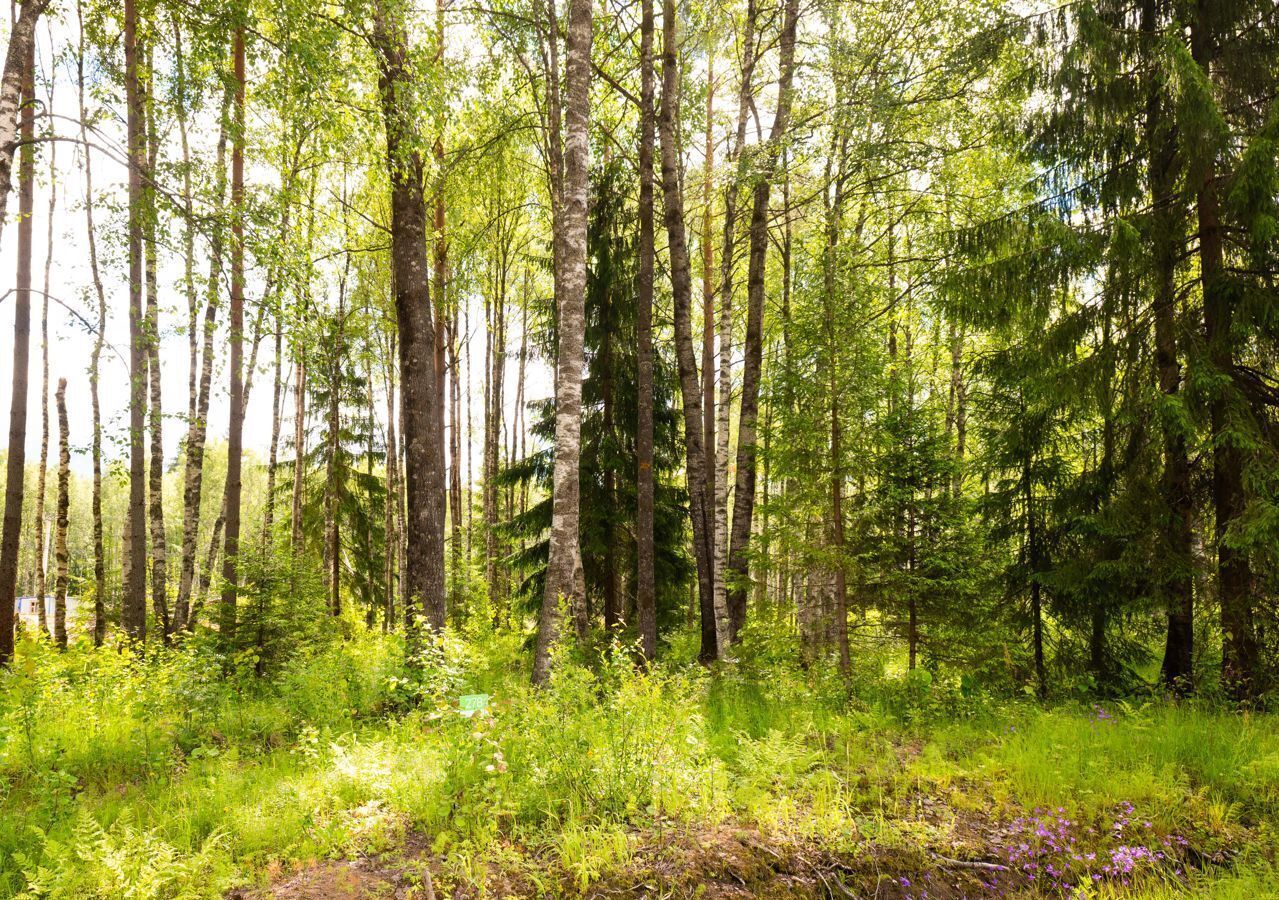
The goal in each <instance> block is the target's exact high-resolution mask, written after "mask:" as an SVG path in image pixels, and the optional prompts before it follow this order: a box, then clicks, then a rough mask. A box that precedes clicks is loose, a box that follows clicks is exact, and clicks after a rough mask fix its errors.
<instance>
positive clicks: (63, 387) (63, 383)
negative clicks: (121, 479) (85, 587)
mask: <svg viewBox="0 0 1279 900" xmlns="http://www.w3.org/2000/svg"><path fill="white" fill-rule="evenodd" d="M57 402H58V524H57V530H56V531H55V532H54V537H53V559H54V564H55V565H56V566H57V570H58V575H57V581H56V582H55V583H54V588H53V639H54V640H55V641H56V642H57V644H58V646H59V647H61V648H62V649H63V650H65V649H67V522H68V519H69V511H70V508H71V495H70V488H71V438H70V431H71V429H70V427H69V425H68V424H67V380H66V379H65V378H59V379H58V397H57ZM40 601H41V602H40V605H41V606H43V605H44V598H43V597H41V598H40Z"/></svg>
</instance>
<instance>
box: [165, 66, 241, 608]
mask: <svg viewBox="0 0 1279 900" xmlns="http://www.w3.org/2000/svg"><path fill="white" fill-rule="evenodd" d="M233 97H234V93H233V91H232V90H231V89H230V88H228V89H227V90H226V91H225V92H224V93H223V98H222V112H221V115H220V116H219V121H220V126H219V129H218V143H217V162H216V174H215V175H214V203H215V204H216V212H217V213H218V215H219V216H220V214H221V213H222V212H223V210H224V208H225V203H226V189H227V166H226V146H227V128H228V116H229V112H230V104H231V102H232V99H233ZM179 121H180V122H183V121H184V118H183V119H179ZM183 128H185V125H183ZM184 153H185V151H184ZM183 190H184V191H185V190H187V185H186V183H185V182H184V184H183ZM184 202H186V203H188V204H189V202H190V198H189V197H185V196H184ZM223 252H224V249H223V240H222V228H221V226H220V225H219V224H218V223H217V222H215V223H214V224H213V227H212V229H211V233H210V237H209V279H208V286H207V288H206V295H205V304H204V319H203V326H202V328H201V338H200V339H201V347H200V350H199V354H200V355H199V360H200V361H199V367H200V376H199V388H198V391H196V392H195V393H194V394H193V395H192V396H193V397H194V405H192V404H191V403H190V398H188V419H187V436H186V454H185V456H186V459H185V464H184V468H183V477H182V559H181V562H180V567H179V572H178V596H177V601H176V602H175V604H174V612H173V619H174V628H175V629H176V628H187V629H189V628H191V627H192V626H193V625H194V624H195V616H194V615H193V613H192V611H191V596H192V588H193V584H194V581H195V563H196V555H197V553H198V552H199V551H198V547H197V543H198V540H199V534H200V507H201V505H202V495H203V489H204V449H205V440H206V437H207V434H208V427H209V395H210V391H211V390H212V385H213V339H214V335H215V333H216V330H217V314H218V291H219V289H220V282H221V280H222V257H223ZM195 340H196V338H195V332H194V331H193V332H192V337H191V342H192V347H193V349H192V351H191V352H192V359H191V365H192V366H193V367H194V365H195V356H194V342H195ZM192 373H194V368H193V369H192ZM190 377H193V376H189V379H190ZM219 515H221V512H220V511H219Z"/></svg>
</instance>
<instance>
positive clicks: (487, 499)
mask: <svg viewBox="0 0 1279 900" xmlns="http://www.w3.org/2000/svg"><path fill="white" fill-rule="evenodd" d="M501 240H504V238H499V241H501ZM491 265H492V272H491V274H492V278H493V283H492V289H491V291H490V295H491V299H486V300H485V302H484V309H485V314H486V319H487V321H486V323H485V326H486V332H487V334H486V338H485V372H484V560H485V567H484V578H485V582H486V584H487V589H488V595H489V602H490V604H491V605H492V607H493V624H494V625H495V626H496V625H498V624H500V623H501V622H502V621H503V620H507V621H509V618H510V617H509V611H508V610H505V609H504V606H503V602H504V596H503V593H504V592H503V585H504V580H503V578H502V576H501V573H499V571H498V558H499V556H500V554H501V550H500V548H499V546H498V528H499V519H500V514H499V510H498V501H499V497H498V485H497V477H498V472H499V470H500V468H501V460H500V454H499V440H498V438H499V435H500V434H501V433H502V426H503V421H504V419H505V412H506V409H505V406H506V403H505V399H504V396H503V388H504V384H503V382H504V380H505V379H504V377H503V376H504V374H505V372H506V337H505V335H506V329H505V325H504V321H505V317H506V271H505V267H506V259H505V254H503V253H501V252H500V251H497V250H495V251H494V254H493V260H492V263H491Z"/></svg>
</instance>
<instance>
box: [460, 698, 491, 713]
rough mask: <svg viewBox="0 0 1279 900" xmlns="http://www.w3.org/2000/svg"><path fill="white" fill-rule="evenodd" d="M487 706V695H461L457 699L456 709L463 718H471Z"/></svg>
mask: <svg viewBox="0 0 1279 900" xmlns="http://www.w3.org/2000/svg"><path fill="white" fill-rule="evenodd" d="M488 705H489V695H488V694H463V695H462V696H461V697H458V698H457V708H458V709H459V710H461V711H462V715H464V716H473V715H475V714H476V713H477V712H479V711H480V710H482V709H487V708H488Z"/></svg>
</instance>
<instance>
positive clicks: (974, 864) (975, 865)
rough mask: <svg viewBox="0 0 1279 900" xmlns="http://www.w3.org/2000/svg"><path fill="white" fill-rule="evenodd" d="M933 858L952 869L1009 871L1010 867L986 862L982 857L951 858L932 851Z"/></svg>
mask: <svg viewBox="0 0 1279 900" xmlns="http://www.w3.org/2000/svg"><path fill="white" fill-rule="evenodd" d="M929 855H931V856H932V857H933V859H935V860H937V861H938V862H939V863H941V864H942V865H944V866H948V867H950V868H952V869H980V870H982V871H983V872H1007V871H1008V867H1007V866H1003V865H1000V864H999V863H993V862H984V861H983V860H980V859H951V858H950V857H948V856H942V855H941V854H940V853H931V852H930V854H929Z"/></svg>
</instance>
